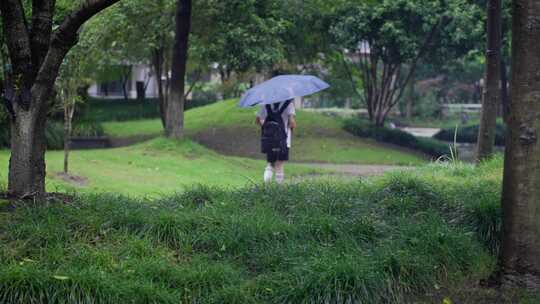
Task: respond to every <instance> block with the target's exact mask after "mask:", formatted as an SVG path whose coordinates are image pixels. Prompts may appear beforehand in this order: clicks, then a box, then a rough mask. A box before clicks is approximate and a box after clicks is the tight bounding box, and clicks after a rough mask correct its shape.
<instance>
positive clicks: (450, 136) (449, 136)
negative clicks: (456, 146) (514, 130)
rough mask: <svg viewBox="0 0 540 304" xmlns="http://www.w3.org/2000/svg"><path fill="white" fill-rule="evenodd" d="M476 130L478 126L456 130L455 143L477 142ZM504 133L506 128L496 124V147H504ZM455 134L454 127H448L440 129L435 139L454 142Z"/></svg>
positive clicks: (501, 124) (498, 123)
mask: <svg viewBox="0 0 540 304" xmlns="http://www.w3.org/2000/svg"><path fill="white" fill-rule="evenodd" d="M478 129H479V125H478V124H475V125H468V126H463V127H458V128H457V136H456V141H457V142H459V143H476V141H477V140H478ZM505 132H506V127H505V125H504V124H503V123H502V122H497V127H496V129H495V144H496V145H497V146H504V134H505ZM455 133H456V127H455V126H454V127H449V128H446V129H442V130H441V131H439V132H438V133H437V134H435V136H434V137H435V138H437V139H440V140H445V141H454V134H455Z"/></svg>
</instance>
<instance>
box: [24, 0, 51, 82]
mask: <svg viewBox="0 0 540 304" xmlns="http://www.w3.org/2000/svg"><path fill="white" fill-rule="evenodd" d="M55 3H56V1H55V0H32V27H31V29H30V48H31V52H32V65H33V69H34V71H33V74H34V77H35V74H37V72H38V69H39V67H40V66H41V63H43V59H45V56H46V55H47V51H48V49H49V42H50V41H51V32H52V19H53V15H54V7H55Z"/></svg>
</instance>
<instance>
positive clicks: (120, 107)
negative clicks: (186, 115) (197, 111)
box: [76, 97, 217, 122]
mask: <svg viewBox="0 0 540 304" xmlns="http://www.w3.org/2000/svg"><path fill="white" fill-rule="evenodd" d="M216 101H217V99H216V98H211V97H209V98H198V99H193V100H190V101H186V103H185V106H184V108H185V110H189V109H193V108H196V107H201V106H204V105H208V104H211V103H214V102H216ZM159 117H160V114H159V100H157V99H155V98H147V99H144V100H124V99H98V98H90V99H89V101H88V102H87V103H86V104H83V105H82V109H81V112H80V113H79V115H78V118H77V119H76V120H81V121H93V122H107V121H128V120H141V119H153V118H159Z"/></svg>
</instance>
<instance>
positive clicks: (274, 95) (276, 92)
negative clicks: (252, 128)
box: [238, 75, 330, 107]
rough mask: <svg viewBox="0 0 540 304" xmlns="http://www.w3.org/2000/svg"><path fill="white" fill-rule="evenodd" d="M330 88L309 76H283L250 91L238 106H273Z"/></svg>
mask: <svg viewBox="0 0 540 304" xmlns="http://www.w3.org/2000/svg"><path fill="white" fill-rule="evenodd" d="M328 87H330V85H328V84H327V83H326V82H324V81H322V80H320V79H319V78H317V77H315V76H309V75H281V76H277V77H274V78H272V79H270V80H268V81H265V82H263V83H261V84H259V85H256V86H254V87H253V88H251V89H249V90H248V91H247V92H246V93H245V94H244V96H242V99H240V103H238V105H239V106H240V107H249V106H254V105H258V104H262V105H264V104H272V103H277V102H282V101H285V100H289V99H292V98H295V97H302V96H307V95H311V94H314V93H317V92H319V91H322V90H324V89H327V88H328Z"/></svg>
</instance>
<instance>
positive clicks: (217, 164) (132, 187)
mask: <svg viewBox="0 0 540 304" xmlns="http://www.w3.org/2000/svg"><path fill="white" fill-rule="evenodd" d="M46 159H47V174H48V179H47V190H48V191H70V190H76V191H78V192H85V193H93V192H112V193H119V194H125V195H132V196H152V197H156V196H159V195H161V194H170V193H173V192H177V191H182V190H183V189H184V188H185V187H186V186H191V185H193V184H199V183H201V184H205V185H215V186H223V187H231V186H244V185H246V184H249V183H251V182H256V183H259V182H260V181H261V176H262V171H263V168H264V166H265V163H264V162H263V161H260V160H251V159H245V158H238V157H227V156H222V155H220V154H218V153H216V152H213V151H211V150H208V149H206V148H204V147H202V146H200V145H198V144H196V143H193V142H191V141H189V140H186V141H183V142H175V141H171V140H167V139H164V138H157V139H154V140H151V141H149V142H145V143H141V144H137V145H134V146H130V147H124V148H117V149H107V150H84V151H73V152H72V153H71V158H70V159H71V161H70V163H71V174H72V175H74V176H78V177H82V178H83V179H82V180H77V181H72V180H70V181H65V180H64V179H63V178H61V177H59V176H57V173H58V172H60V171H61V170H62V166H63V153H62V152H60V151H52V152H47V156H46ZM8 160H9V151H6V150H4V151H0V172H2V175H0V183H4V184H5V180H6V175H4V173H6V172H7V166H8ZM286 170H287V174H289V175H290V176H293V175H302V174H310V173H314V172H320V170H318V171H317V170H313V169H310V168H307V167H304V166H288V167H287V168H286Z"/></svg>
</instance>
